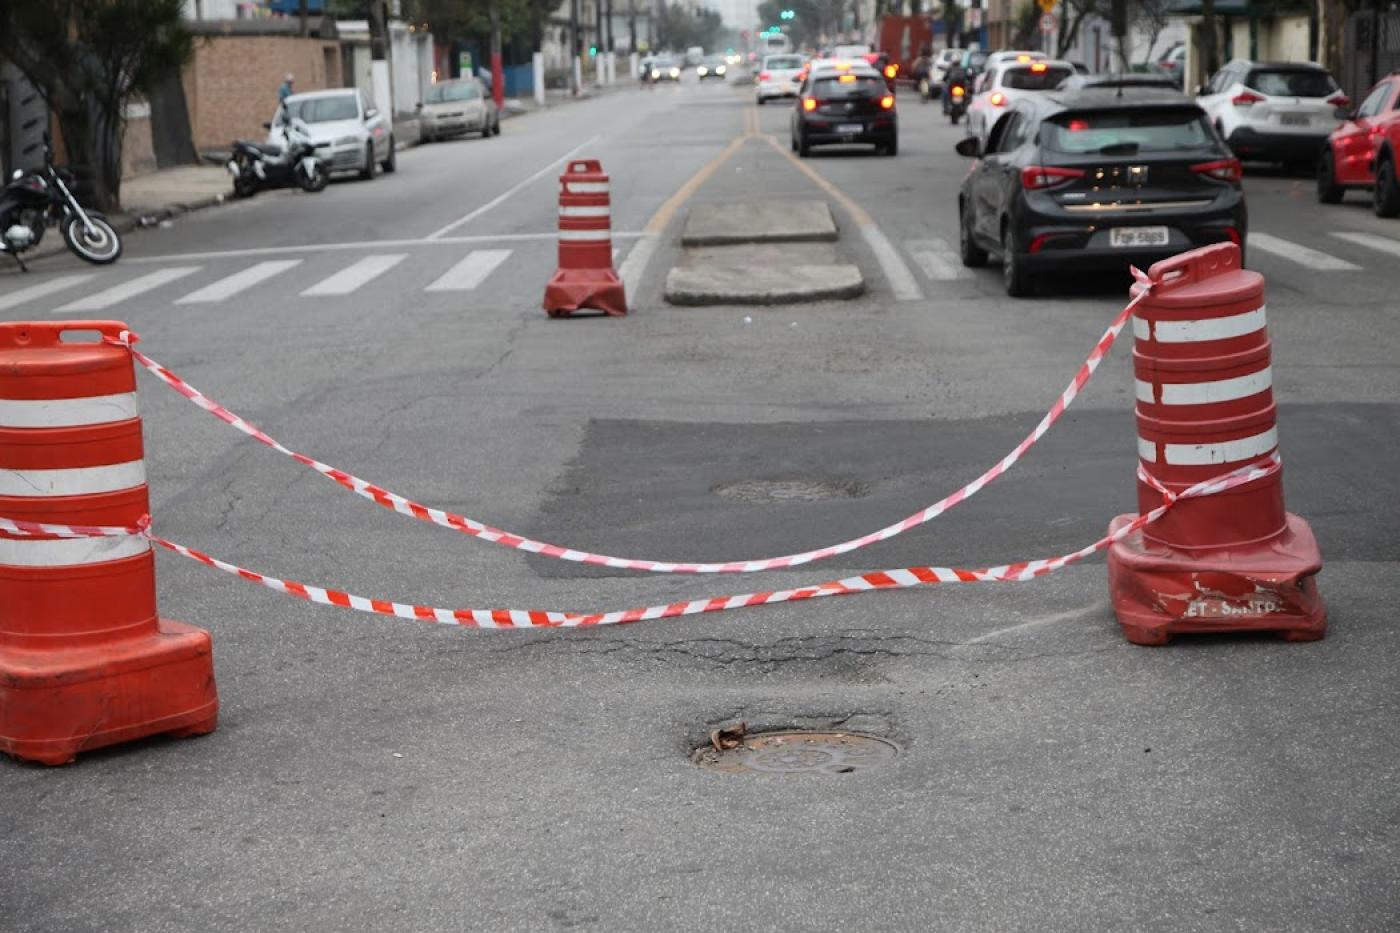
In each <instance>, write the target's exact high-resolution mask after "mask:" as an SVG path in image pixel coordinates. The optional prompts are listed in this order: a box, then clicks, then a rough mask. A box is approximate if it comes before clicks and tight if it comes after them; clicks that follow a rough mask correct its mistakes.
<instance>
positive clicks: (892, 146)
mask: <svg viewBox="0 0 1400 933" xmlns="http://www.w3.org/2000/svg"><path fill="white" fill-rule="evenodd" d="M884 150H885V155H887V156H893V155H899V137H898V136H896V137H894V138H893V139H891V140H890V141H889V142H887V143H885V145H884Z"/></svg>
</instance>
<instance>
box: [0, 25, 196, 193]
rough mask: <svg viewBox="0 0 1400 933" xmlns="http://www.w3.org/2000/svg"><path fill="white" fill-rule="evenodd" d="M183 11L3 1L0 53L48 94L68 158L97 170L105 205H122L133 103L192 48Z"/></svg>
mask: <svg viewBox="0 0 1400 933" xmlns="http://www.w3.org/2000/svg"><path fill="white" fill-rule="evenodd" d="M183 9H184V2H183V0H46V2H43V3H35V2H19V3H16V2H13V0H5V2H3V3H0V58H7V59H9V60H10V61H11V62H13V63H14V65H15V67H16V68H18V69H19V70H20V71H21V72H22V73H23V74H24V76H25V77H26V78H27V79H28V80H29V83H30V84H32V85H33V86H34V89H35V90H36V91H38V93H39V95H40V96H41V97H43V98H44V101H45V102H46V103H47V104H48V106H49V109H50V111H51V112H52V113H53V114H54V116H55V117H56V118H57V119H58V125H59V128H60V130H61V132H62V135H63V145H64V149H65V151H66V153H67V156H68V161H69V162H70V163H73V164H76V165H81V166H85V167H88V168H90V169H91V170H92V182H93V195H94V200H95V201H96V203H97V205H98V207H100V208H102V209H103V210H110V209H115V208H116V207H117V206H118V205H119V204H120V196H121V179H122V136H123V133H124V131H125V129H126V108H127V104H128V103H129V102H130V101H131V99H132V98H133V97H140V96H142V95H146V94H150V93H152V91H154V89H155V88H156V87H157V86H158V85H159V84H160V83H161V82H162V81H163V80H165V79H167V78H168V77H170V75H172V74H173V73H176V72H178V71H179V69H180V67H181V66H183V65H184V64H185V62H187V61H189V58H190V55H191V54H192V53H193V50H194V45H193V40H192V39H191V37H190V34H189V32H188V31H186V30H185V28H184V23H183V19H182V15H181V14H182V12H183Z"/></svg>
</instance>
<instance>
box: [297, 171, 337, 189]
mask: <svg viewBox="0 0 1400 933" xmlns="http://www.w3.org/2000/svg"><path fill="white" fill-rule="evenodd" d="M330 181H331V173H330V172H328V171H326V167H325V166H324V165H321V164H318V165H317V166H316V171H315V172H313V173H312V175H311V177H310V178H308V177H307V176H306V173H305V172H303V171H298V172H297V184H299V185H301V190H302V191H309V192H310V193H311V194H315V193H316V192H318V191H324V190H325V187H326V185H328V184H330Z"/></svg>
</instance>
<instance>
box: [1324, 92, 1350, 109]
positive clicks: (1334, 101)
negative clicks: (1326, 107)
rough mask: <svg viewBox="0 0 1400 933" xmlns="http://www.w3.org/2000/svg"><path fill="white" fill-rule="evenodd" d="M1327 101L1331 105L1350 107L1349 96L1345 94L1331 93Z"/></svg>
mask: <svg viewBox="0 0 1400 933" xmlns="http://www.w3.org/2000/svg"><path fill="white" fill-rule="evenodd" d="M1327 103H1329V104H1331V105H1332V106H1333V107H1350V106H1351V98H1350V97H1348V96H1346V95H1345V94H1333V95H1332V96H1331V97H1329V98H1327Z"/></svg>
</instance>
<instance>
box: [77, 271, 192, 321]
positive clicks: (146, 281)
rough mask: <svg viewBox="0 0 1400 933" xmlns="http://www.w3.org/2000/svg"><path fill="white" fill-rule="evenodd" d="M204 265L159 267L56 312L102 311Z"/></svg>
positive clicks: (182, 276)
mask: <svg viewBox="0 0 1400 933" xmlns="http://www.w3.org/2000/svg"><path fill="white" fill-rule="evenodd" d="M201 268H203V267H202V266H175V267H174V268H170V269H157V270H156V271H155V272H148V273H146V274H145V275H142V276H138V277H137V278H134V279H132V280H131V281H129V282H123V283H122V284H120V285H113V286H112V287H111V288H108V289H105V290H103V291H100V292H97V293H96V294H93V295H88V296H87V297H85V298H79V299H78V300H77V301H70V302H69V303H68V304H66V305H64V306H63V307H61V308H59V309H58V310H57V311H56V312H54V313H55V314H62V313H64V312H67V311H102V310H105V309H107V308H110V307H111V306H112V305H114V304H116V303H117V302H120V301H125V300H126V299H128V298H135V297H136V296H137V295H142V294H145V293H146V292H149V291H151V290H153V289H157V288H160V287H161V286H162V285H168V284H170V283H171V282H174V281H177V280H179V279H183V278H184V277H185V276H187V275H194V274H195V273H196V272H198V271H199V270H200V269H201Z"/></svg>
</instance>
